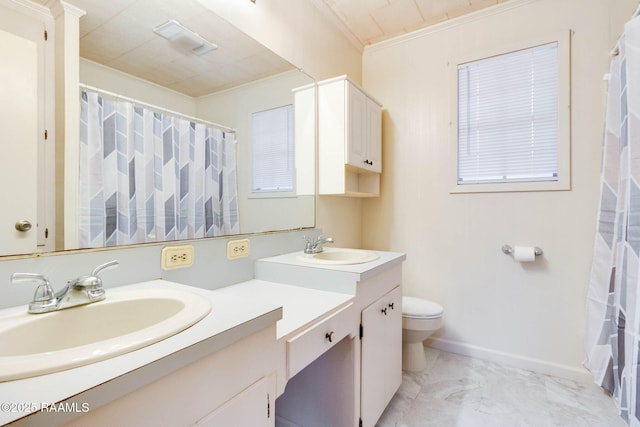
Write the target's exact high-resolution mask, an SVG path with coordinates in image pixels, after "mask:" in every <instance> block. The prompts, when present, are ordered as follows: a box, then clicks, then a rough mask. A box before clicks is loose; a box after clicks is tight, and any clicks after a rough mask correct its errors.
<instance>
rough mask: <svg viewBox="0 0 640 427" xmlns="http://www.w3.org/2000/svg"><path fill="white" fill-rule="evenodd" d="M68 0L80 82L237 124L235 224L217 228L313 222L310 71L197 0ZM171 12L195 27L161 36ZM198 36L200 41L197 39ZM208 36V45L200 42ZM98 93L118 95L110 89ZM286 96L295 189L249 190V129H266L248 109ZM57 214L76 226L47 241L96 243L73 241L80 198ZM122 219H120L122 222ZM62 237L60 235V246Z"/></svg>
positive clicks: (71, 186)
mask: <svg viewBox="0 0 640 427" xmlns="http://www.w3.org/2000/svg"><path fill="white" fill-rule="evenodd" d="M38 1H39V2H40V3H42V4H46V3H47V0H38ZM68 3H71V4H73V5H74V6H77V7H78V8H80V9H82V10H84V11H86V15H85V16H83V17H82V18H81V19H80V56H81V58H80V69H79V71H80V74H79V80H80V81H79V83H81V84H84V85H86V86H89V87H91V88H98V89H100V90H101V91H104V92H109V93H111V94H117V95H120V98H122V99H120V101H122V100H123V99H124V98H126V99H127V100H136V101H139V103H141V104H144V105H146V106H149V109H150V110H151V111H153V112H156V113H158V112H161V111H166V110H169V111H171V112H173V113H177V114H176V116H188V117H190V118H198V119H201V120H204V121H209V122H215V123H217V124H220V125H222V126H223V127H224V128H232V129H234V130H235V132H233V134H234V137H235V144H234V148H235V158H236V162H237V165H236V173H237V176H236V178H237V185H236V189H237V212H238V225H237V227H236V228H229V229H227V231H225V232H224V233H231V234H237V233H240V234H243V233H255V232H265V231H275V230H287V229H298V228H305V227H313V226H314V215H315V214H314V212H315V207H314V190H315V182H314V176H315V171H314V165H315V160H314V156H315V124H314V118H315V112H314V105H315V97H314V96H315V95H314V94H315V91H314V86H313V85H312V83H313V79H311V78H310V77H309V76H307V75H306V74H304V73H302V72H300V71H299V70H298V69H297V68H296V67H294V66H293V65H291V64H289V63H288V62H287V61H285V60H283V59H281V58H280V57H278V56H277V55H275V54H274V53H273V52H271V51H269V50H268V49H266V48H265V47H264V46H262V45H260V44H259V43H257V42H256V41H255V40H253V39H251V38H250V37H248V36H247V35H246V34H244V33H242V32H241V31H239V30H238V29H236V28H235V27H233V26H232V25H230V24H229V23H228V22H226V21H224V20H223V19H222V18H220V17H219V16H217V15H216V14H215V12H214V11H212V10H209V9H208V8H206V7H204V6H202V5H201V4H200V3H199V2H198V1H196V0H166V1H150V0H122V1H118V2H104V1H103V0H70V1H68ZM247 3H249V4H250V5H251V3H250V2H247ZM241 7H246V6H245V5H242V6H241ZM172 20H174V21H176V22H178V23H179V24H180V25H181V26H182V27H185V28H187V29H189V30H191V31H193V33H195V34H189V33H184V34H182V33H179V34H174V35H173V36H169V38H168V39H167V38H164V37H162V36H160V35H158V34H157V33H155V32H154V28H156V27H159V26H161V25H163V24H165V23H167V22H171V21H172ZM205 45H206V47H207V49H200V47H202V46H205ZM212 46H214V47H215V48H214V49H210V50H208V49H209V48H210V47H212ZM206 50H208V51H206ZM201 51H206V52H204V53H201ZM199 53H201V54H199ZM104 97H105V99H110V100H116V101H117V100H118V96H111V97H109V96H106V95H105V96H104ZM287 105H294V114H293V120H292V121H291V120H290V122H289V125H290V126H291V128H292V134H293V151H294V159H295V160H294V165H293V167H291V168H290V170H291V171H292V173H294V178H293V191H288V192H279V191H273V192H254V191H252V173H253V169H254V164H253V161H252V158H253V151H252V144H253V143H254V140H257V139H259V140H264V139H265V138H257V137H258V136H260V137H264V135H256V134H255V129H253V123H252V116H253V115H254V114H255V113H259V112H264V111H268V110H271V109H274V108H280V107H285V106H287ZM227 132H228V130H227ZM228 133H230V132H228ZM267 139H268V138H267ZM80 161H81V160H80V159H78V164H77V165H70V164H69V162H70V161H69V160H68V159H67V160H66V163H67V164H65V168H69V167H71V168H77V169H78V170H81V168H82V167H83V166H84V167H85V168H86V165H84V164H80ZM84 161H85V160H84V159H83V160H82V162H84ZM178 175H179V174H178ZM46 185H49V186H53V184H52V183H48V184H45V188H43V189H41V190H43V192H45V193H46V192H47V191H51V192H53V190H55V189H53V188H47V187H46ZM79 186H80V184H79V183H78V182H65V191H66V192H69V191H71V192H75V194H78V191H79V190H80V189H79ZM178 186H179V184H178ZM178 188H179V187H178ZM56 214H58V215H60V213H59V212H56ZM64 216H65V221H66V222H67V223H68V218H76V219H77V221H76V222H77V223H78V224H77V227H74V229H73V230H71V229H68V230H65V231H64V233H65V234H64V235H63V236H55V239H57V240H58V242H56V244H53V243H49V247H58V248H63V249H75V248H82V247H90V246H95V244H91V243H88V242H87V241H86V240H84V241H82V243H81V241H80V237H79V236H80V233H79V232H78V230H79V229H80V218H81V217H80V215H79V208H76V211H75V212H73V211H70V210H69V208H68V206H67V207H66V208H65V212H64ZM116 217H117V216H116ZM72 223H73V221H72ZM129 225H130V223H127V225H126V226H125V225H124V223H123V225H122V227H124V228H127V227H128V226H129ZM110 226H111V227H114V226H115V227H119V226H120V225H119V224H115V225H114V224H111V225H110ZM67 228H70V227H67ZM152 234H153V233H152ZM165 235H166V236H168V237H167V238H168V239H173V238H176V239H179V238H181V235H180V233H179V232H178V231H176V233H173V234H171V233H165ZM53 237H54V236H51V237H50V238H53ZM156 237H157V236H156ZM158 240H159V239H158ZM60 241H64V242H65V243H64V246H61V245H60ZM117 244H119V243H117ZM34 251H35V250H34Z"/></svg>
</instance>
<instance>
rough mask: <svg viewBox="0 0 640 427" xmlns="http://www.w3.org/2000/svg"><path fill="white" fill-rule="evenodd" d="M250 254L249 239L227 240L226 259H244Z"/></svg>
mask: <svg viewBox="0 0 640 427" xmlns="http://www.w3.org/2000/svg"><path fill="white" fill-rule="evenodd" d="M250 253H251V246H250V244H249V239H238V240H229V241H228V242H227V259H238V258H245V257H248V256H249V254H250Z"/></svg>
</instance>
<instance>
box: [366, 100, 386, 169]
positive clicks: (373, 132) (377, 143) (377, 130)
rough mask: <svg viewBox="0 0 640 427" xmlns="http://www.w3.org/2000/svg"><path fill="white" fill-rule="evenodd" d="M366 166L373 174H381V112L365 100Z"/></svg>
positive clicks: (373, 103)
mask: <svg viewBox="0 0 640 427" xmlns="http://www.w3.org/2000/svg"><path fill="white" fill-rule="evenodd" d="M366 157H367V159H365V160H367V165H368V168H369V169H370V170H371V171H373V172H378V173H380V172H382V111H381V108H380V106H379V105H378V104H376V103H375V102H374V101H372V100H371V99H367V155H366Z"/></svg>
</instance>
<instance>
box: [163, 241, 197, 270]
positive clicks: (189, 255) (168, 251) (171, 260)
mask: <svg viewBox="0 0 640 427" xmlns="http://www.w3.org/2000/svg"><path fill="white" fill-rule="evenodd" d="M193 257H194V249H193V246H191V245H184V246H165V247H164V248H162V269H163V270H173V269H174V268H185V267H191V266H192V265H193Z"/></svg>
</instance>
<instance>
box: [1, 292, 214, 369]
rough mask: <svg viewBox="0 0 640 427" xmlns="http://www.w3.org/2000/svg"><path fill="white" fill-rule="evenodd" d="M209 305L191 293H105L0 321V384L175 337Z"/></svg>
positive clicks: (100, 358) (195, 320)
mask: <svg viewBox="0 0 640 427" xmlns="http://www.w3.org/2000/svg"><path fill="white" fill-rule="evenodd" d="M210 311H211V304H210V302H209V301H207V300H206V299H205V298H203V297H201V296H199V295H196V294H194V293H190V292H185V291H177V290H168V289H154V290H144V291H143V290H130V291H120V292H118V291H116V290H111V291H109V290H108V291H107V299H105V300H104V301H100V302H96V303H93V304H88V305H83V306H78V307H73V308H68V309H65V310H60V311H54V312H51V313H45V314H28V313H27V312H26V309H25V311H24V312H21V313H18V314H12V315H6V316H3V317H0V343H2V345H1V346H0V381H10V380H15V379H20V378H27V377H32V376H37V375H42V374H47V373H52V372H57V371H61V370H64V369H69V368H75V367H78V366H82V365H87V364H90V363H94V362H97V361H100V360H104V359H109V358H111V357H114V356H117V355H120V354H124V353H128V352H130V351H133V350H137V349H139V348H142V347H145V346H148V345H150V344H153V343H156V342H158V341H161V340H163V339H165V338H168V337H170V336H172V335H175V334H177V333H178V332H181V331H183V330H185V329H186V328H188V327H189V326H191V325H193V324H194V323H196V322H198V321H199V320H201V319H202V318H203V317H205V316H206V315H207V314H208V313H209V312H210Z"/></svg>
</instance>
